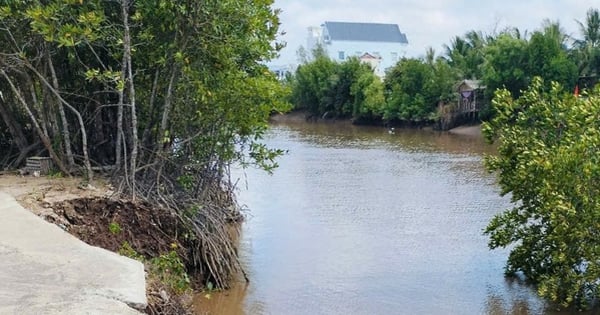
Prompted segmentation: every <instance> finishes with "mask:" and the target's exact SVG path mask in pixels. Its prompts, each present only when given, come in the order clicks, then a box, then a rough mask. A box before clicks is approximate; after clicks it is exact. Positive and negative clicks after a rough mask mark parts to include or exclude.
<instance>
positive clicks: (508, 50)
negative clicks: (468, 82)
mask: <svg viewBox="0 0 600 315" xmlns="http://www.w3.org/2000/svg"><path fill="white" fill-rule="evenodd" d="M527 69H528V55H527V41H526V40H524V39H521V38H518V37H516V36H514V35H512V34H510V33H507V32H506V33H503V34H501V35H499V36H498V37H497V38H496V39H495V40H494V41H493V42H492V43H491V44H489V45H488V46H486V48H485V61H484V64H483V77H482V78H483V81H484V83H485V85H486V87H487V88H486V93H488V98H490V99H491V95H493V93H494V91H496V89H499V88H506V89H507V90H508V91H510V92H511V93H512V94H513V95H514V96H515V97H516V96H518V95H520V91H521V90H522V89H525V88H526V87H527V85H528V83H529V78H528V74H527ZM490 93H491V95H490Z"/></svg>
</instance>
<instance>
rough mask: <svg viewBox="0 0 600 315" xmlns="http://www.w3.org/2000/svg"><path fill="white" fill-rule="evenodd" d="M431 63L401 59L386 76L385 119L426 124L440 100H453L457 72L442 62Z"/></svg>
mask: <svg viewBox="0 0 600 315" xmlns="http://www.w3.org/2000/svg"><path fill="white" fill-rule="evenodd" d="M430 59H431V58H430ZM431 62H432V61H431V60H430V63H427V62H425V61H423V60H421V59H407V58H404V59H402V60H400V62H398V64H396V66H394V67H393V68H392V69H391V70H390V71H389V72H388V73H387V74H386V77H385V93H386V98H387V99H386V101H387V103H386V106H385V109H384V119H389V120H393V119H397V120H404V121H413V122H419V121H428V120H431V119H432V118H433V115H434V114H435V111H436V109H437V105H438V102H439V101H440V100H449V99H451V98H452V93H453V85H454V84H455V83H456V80H457V78H458V76H457V72H456V71H454V70H453V69H452V68H451V67H450V66H448V65H447V64H446V63H445V62H444V61H443V60H441V59H438V60H436V61H434V62H433V63H431Z"/></svg>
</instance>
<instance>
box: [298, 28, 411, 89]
mask: <svg viewBox="0 0 600 315" xmlns="http://www.w3.org/2000/svg"><path fill="white" fill-rule="evenodd" d="M319 44H320V45H321V46H322V47H323V48H324V49H325V51H326V52H327V55H328V56H329V57H330V58H331V59H333V60H336V61H339V62H343V61H344V60H346V59H347V58H349V57H358V58H361V57H363V56H364V55H365V54H368V55H369V56H371V57H374V58H376V59H378V62H377V65H378V67H377V68H376V69H374V70H375V73H376V74H377V75H379V76H381V77H383V76H384V74H385V70H386V69H388V68H390V67H392V66H394V65H395V64H396V63H397V62H398V60H400V58H402V57H403V56H404V55H405V54H406V46H407V45H408V40H407V39H406V34H404V33H402V32H400V28H399V27H398V25H397V24H382V23H354V22H325V23H324V24H322V25H321V28H320V29H319V28H317V27H309V28H308V39H307V48H308V50H309V51H312V50H313V49H314V48H316V46H317V45H319ZM371 57H369V58H370V59H371V60H372V58H371ZM370 63H371V64H374V63H373V62H370Z"/></svg>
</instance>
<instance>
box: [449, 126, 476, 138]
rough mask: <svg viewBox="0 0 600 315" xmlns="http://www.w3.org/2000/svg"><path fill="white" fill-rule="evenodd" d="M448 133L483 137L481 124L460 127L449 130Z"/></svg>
mask: <svg viewBox="0 0 600 315" xmlns="http://www.w3.org/2000/svg"><path fill="white" fill-rule="evenodd" d="M448 133H451V134H456V135H462V136H469V137H483V135H482V133H481V124H477V125H466V126H458V127H456V128H452V129H450V130H448Z"/></svg>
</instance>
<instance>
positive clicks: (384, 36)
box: [323, 21, 408, 44]
mask: <svg viewBox="0 0 600 315" xmlns="http://www.w3.org/2000/svg"><path fill="white" fill-rule="evenodd" d="M323 26H324V27H325V28H326V29H327V33H328V34H329V37H330V39H331V40H348V41H366V42H387V43H401V44H408V40H407V39H406V34H404V33H402V32H400V28H399V27H398V25H397V24H382V23H353V22H331V21H328V22H325V24H324V25H323Z"/></svg>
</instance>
